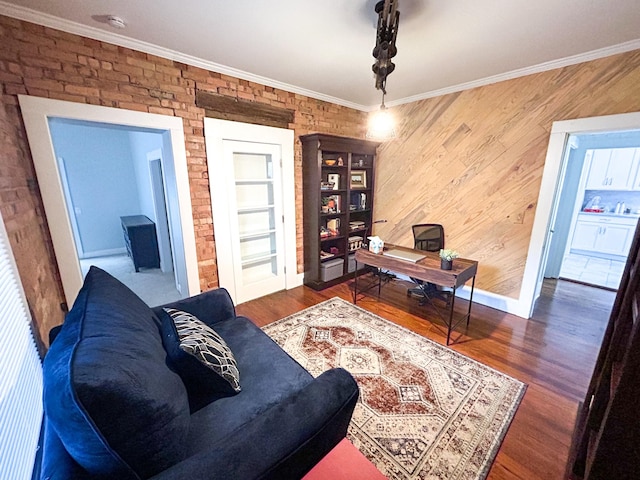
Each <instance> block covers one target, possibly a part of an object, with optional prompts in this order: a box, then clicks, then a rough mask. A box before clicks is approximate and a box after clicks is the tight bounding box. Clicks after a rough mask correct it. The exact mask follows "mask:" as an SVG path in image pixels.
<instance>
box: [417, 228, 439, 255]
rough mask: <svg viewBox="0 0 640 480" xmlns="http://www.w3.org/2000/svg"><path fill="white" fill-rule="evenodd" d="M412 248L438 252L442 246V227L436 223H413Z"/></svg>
mask: <svg viewBox="0 0 640 480" xmlns="http://www.w3.org/2000/svg"><path fill="white" fill-rule="evenodd" d="M411 229H412V230H413V242H414V243H413V248H415V249H416V250H425V251H428V252H438V251H440V249H441V248H444V228H443V227H442V225H440V224H438V223H421V224H419V225H413V226H412V227H411Z"/></svg>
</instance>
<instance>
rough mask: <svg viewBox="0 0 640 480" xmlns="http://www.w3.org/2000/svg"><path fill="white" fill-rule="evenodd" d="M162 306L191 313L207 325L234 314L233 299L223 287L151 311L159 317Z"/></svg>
mask: <svg viewBox="0 0 640 480" xmlns="http://www.w3.org/2000/svg"><path fill="white" fill-rule="evenodd" d="M162 308H175V309H176V310H182V311H184V312H188V313H191V314H192V315H195V316H196V317H198V318H199V319H200V320H202V321H203V322H204V323H206V324H207V325H213V324H215V323H217V322H221V321H223V320H228V319H230V318H235V316H236V309H235V307H234V306H233V300H231V296H230V295H229V292H228V291H227V290H226V289H225V288H217V289H215V290H209V291H207V292H203V293H201V294H199V295H194V296H193V297H189V298H184V299H182V300H178V301H177V302H172V303H167V304H165V305H160V306H159V307H154V308H153V311H154V312H155V314H156V315H158V317H159V318H162V317H161V316H160V314H161V313H162Z"/></svg>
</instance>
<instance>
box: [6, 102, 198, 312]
mask: <svg viewBox="0 0 640 480" xmlns="http://www.w3.org/2000/svg"><path fill="white" fill-rule="evenodd" d="M18 100H19V102H20V109H21V110H22V116H23V119H24V123H25V127H26V130H27V138H28V140H29V146H30V148H31V153H32V156H33V162H34V166H35V169H36V174H37V176H38V179H39V187H40V192H41V194H42V199H43V203H44V208H45V214H46V216H47V223H48V225H49V231H50V233H51V238H52V240H53V247H54V251H55V253H56V260H57V262H58V268H59V270H60V277H61V279H62V287H63V290H64V294H65V299H66V301H67V304H68V305H72V304H73V302H74V300H75V298H76V296H77V294H78V292H79V290H80V288H81V287H82V278H83V277H82V272H81V270H80V262H79V261H78V256H77V251H76V247H75V242H74V238H73V233H72V230H71V223H70V220H69V214H68V211H67V208H66V205H65V199H64V193H63V190H62V184H61V181H60V172H59V170H58V166H57V162H56V157H55V152H54V149H53V144H52V139H51V133H50V131H49V122H48V119H49V118H51V117H58V118H66V119H72V120H80V121H87V122H98V123H103V124H116V125H125V126H129V127H134V128H135V127H137V128H151V129H155V130H160V131H163V132H168V135H170V138H171V148H172V154H173V162H174V170H175V172H174V173H175V179H176V190H177V203H178V205H176V207H177V209H178V211H179V216H180V223H181V231H182V232H181V233H182V239H183V248H184V263H185V268H186V273H185V277H186V278H185V280H186V281H187V284H188V285H187V292H188V294H189V295H195V294H197V293H200V278H199V274H198V261H197V255H196V241H195V230H194V225H193V215H192V209H191V194H190V189H189V176H188V172H187V154H186V149H185V139H184V129H183V128H184V127H183V122H182V118H180V117H171V116H168V115H159V114H154V113H145V112H137V111H132V110H125V109H121V108H111V107H102V106H97V105H87V104H83V103H73V102H65V101H62V100H52V99H48V98H40V97H32V96H28V95H18ZM43 179H46V181H43Z"/></svg>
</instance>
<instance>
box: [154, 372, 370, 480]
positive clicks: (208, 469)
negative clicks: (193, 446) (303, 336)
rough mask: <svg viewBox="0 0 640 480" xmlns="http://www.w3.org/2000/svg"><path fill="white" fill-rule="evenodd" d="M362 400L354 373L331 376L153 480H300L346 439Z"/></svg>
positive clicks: (320, 379)
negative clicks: (359, 396) (355, 410)
mask: <svg viewBox="0 0 640 480" xmlns="http://www.w3.org/2000/svg"><path fill="white" fill-rule="evenodd" d="M358 395H359V391H358V386H357V384H356V382H355V380H354V379H353V377H352V376H351V374H349V372H347V371H346V370H343V369H341V368H335V369H332V370H328V371H326V372H324V373H323V374H322V375H320V376H319V377H318V378H316V379H314V380H313V381H312V382H311V383H309V384H308V385H306V386H305V387H304V388H303V389H302V390H300V391H298V392H296V393H294V394H292V395H291V396H289V397H288V398H286V399H284V400H283V401H282V402H280V403H279V404H277V405H274V406H273V407H271V408H270V409H268V410H267V411H265V412H264V413H262V414H261V415H259V416H258V417H257V418H255V419H254V420H252V421H251V422H249V423H247V424H245V425H244V426H242V427H241V428H239V429H238V430H236V431H235V432H234V433H233V434H231V435H230V436H228V437H227V438H225V439H223V440H222V441H221V442H218V443H217V444H213V445H209V446H208V447H205V448H204V449H203V450H202V451H200V452H199V453H196V454H195V455H193V456H191V457H189V458H187V459H185V460H183V461H182V462H180V463H178V464H176V465H174V466H172V467H171V468H169V469H167V470H165V471H164V472H162V473H160V474H158V475H156V476H154V477H152V478H153V480H181V479H184V478H190V479H194V480H204V479H206V480H217V479H220V480H222V479H224V480H228V479H230V478H242V479H243V480H250V479H274V480H275V479H279V480H283V479H299V478H301V477H303V476H304V474H305V473H307V472H308V471H309V470H310V469H311V468H312V467H313V466H314V465H315V464H316V463H318V461H320V460H321V459H322V457H324V456H325V455H326V454H327V453H329V451H331V449H332V448H333V447H334V446H335V445H337V444H338V443H339V442H340V441H341V440H342V439H343V438H344V437H345V435H346V433H347V427H348V426H349V422H350V421H351V416H352V414H353V409H354V408H355V405H356V402H357V400H358Z"/></svg>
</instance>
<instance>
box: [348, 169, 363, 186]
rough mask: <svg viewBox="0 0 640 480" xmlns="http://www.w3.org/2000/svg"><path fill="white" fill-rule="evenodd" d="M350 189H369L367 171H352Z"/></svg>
mask: <svg viewBox="0 0 640 480" xmlns="http://www.w3.org/2000/svg"><path fill="white" fill-rule="evenodd" d="M350 187H351V188H367V171H366V170H352V171H351V181H350Z"/></svg>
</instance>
